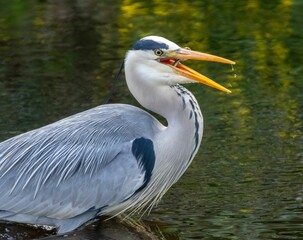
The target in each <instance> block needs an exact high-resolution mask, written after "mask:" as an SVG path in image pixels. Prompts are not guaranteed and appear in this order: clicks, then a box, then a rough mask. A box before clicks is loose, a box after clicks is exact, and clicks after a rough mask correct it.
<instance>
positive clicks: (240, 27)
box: [0, 0, 303, 240]
mask: <svg viewBox="0 0 303 240" xmlns="http://www.w3.org/2000/svg"><path fill="white" fill-rule="evenodd" d="M0 6H1V7H0V140H5V139H7V138H9V137H12V136H14V135H17V134H20V133H22V132H24V131H28V130H31V129H34V128H37V127H40V126H43V125H45V124H48V123H51V122H53V121H56V120H58V119H61V118H63V117H65V116H68V115H71V114H73V113H76V112H79V111H82V110H85V109H88V108H91V107H93V106H96V105H99V104H101V103H103V101H104V99H105V98H106V96H107V95H108V94H109V92H110V88H111V86H112V84H113V79H114V76H115V74H116V73H117V72H118V69H119V67H120V65H121V62H122V61H123V58H124V56H125V53H126V51H127V49H129V48H130V47H131V45H132V43H133V42H134V41H136V40H138V39H139V38H141V37H144V36H146V35H161V36H164V37H166V38H168V39H170V40H172V41H174V42H176V43H177V44H179V45H181V46H184V47H185V46H187V47H190V48H191V49H194V50H198V51H203V52H208V53H212V54H215V55H219V56H222V57H225V58H228V59H232V60H234V61H236V62H237V65H235V67H234V68H235V69H234V71H233V69H232V68H231V67H230V66H228V65H222V64H217V63H201V62H187V65H189V66H191V67H193V68H194V69H196V70H198V71H199V72H201V73H203V74H205V75H206V76H209V77H211V78H212V79H214V80H216V81H217V82H219V83H220V84H222V85H224V86H226V87H228V88H229V89H231V90H232V92H233V93H232V94H225V93H221V92H219V91H217V90H214V89H211V88H208V87H206V86H201V85H187V86H186V87H188V88H189V89H190V90H191V91H192V92H193V94H194V95H195V96H196V97H197V99H198V101H199V104H200V106H201V108H202V112H203V115H204V119H205V130H204V137H203V142H202V147H201V148H200V151H199V153H198V155H197V157H196V159H195V160H194V162H193V164H192V166H191V167H190V169H189V170H188V171H187V172H186V174H185V175H184V176H183V178H182V179H181V180H180V181H179V182H178V183H177V184H176V185H175V186H174V187H173V188H172V189H171V190H170V191H169V192H168V193H167V194H166V195H165V197H164V198H163V200H162V201H161V202H160V204H159V205H158V206H157V207H156V208H155V209H153V211H152V212H151V214H150V215H148V216H144V217H143V218H144V219H146V220H149V221H151V222H152V223H153V224H156V225H157V224H158V227H159V230H160V231H161V232H163V235H165V234H168V235H169V233H174V236H175V237H176V236H177V237H178V238H180V239H210V240H218V239H220V240H221V239H241V240H242V239H253V240H258V239H262V240H263V239H264V240H265V239H303V137H302V133H303V122H302V121H303V112H302V109H303V94H302V92H303V77H302V76H303V47H302V43H303V14H302V13H303V1H302V0H270V1H261V0H247V1H244V0H237V1H235V0H227V1H220V0H203V1H199V0H195V1H185V0H171V1H160V0H150V1H143V0H141V1H132V0H125V1H122V0H118V1H110V0H76V1H74V0H57V1H46V0H45V1H42V0H41V1H33V0H28V1H24V0H9V1H4V0H0ZM110 102H123V103H129V104H135V105H138V104H137V103H136V101H135V100H134V99H133V98H132V97H131V95H130V93H129V92H128V90H127V87H126V84H125V82H124V76H122V77H121V79H120V81H119V82H118V84H117V85H116V86H115V88H114V93H113V96H112V98H111V101H110Z"/></svg>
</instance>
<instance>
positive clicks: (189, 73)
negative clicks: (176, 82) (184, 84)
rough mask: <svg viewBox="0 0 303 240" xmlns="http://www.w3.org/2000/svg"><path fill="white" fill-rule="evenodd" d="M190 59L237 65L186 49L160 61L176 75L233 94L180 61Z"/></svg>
mask: <svg viewBox="0 0 303 240" xmlns="http://www.w3.org/2000/svg"><path fill="white" fill-rule="evenodd" d="M188 59H192V60H201V61H212V62H220V63H227V64H236V63H235V62H234V61H231V60H228V59H225V58H221V57H218V56H215V55H211V54H207V53H201V52H197V51H192V50H189V49H185V48H180V49H177V50H174V51H170V52H168V53H167V54H166V56H165V58H161V59H160V60H159V61H160V62H161V63H164V64H167V65H168V66H169V67H171V68H172V69H173V70H174V71H175V72H176V73H178V74H179V75H181V76H184V77H186V78H189V79H192V80H194V81H197V82H200V83H203V84H205V85H208V86H210V87H213V88H216V89H218V90H221V91H224V92H227V93H231V91H230V90H228V89H227V88H225V87H223V86H222V85H220V84H218V83H216V82H215V81H213V80H211V79H209V78H208V77H206V76H203V75H202V74H200V73H198V72H196V71H195V70H193V69H191V68H189V67H187V66H185V65H184V64H181V63H180V61H183V60H188Z"/></svg>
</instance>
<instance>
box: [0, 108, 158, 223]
mask: <svg viewBox="0 0 303 240" xmlns="http://www.w3.org/2000/svg"><path fill="white" fill-rule="evenodd" d="M160 128H161V125H160V124H159V123H158V122H157V120H155V119H154V118H153V117H152V116H150V115H149V114H147V113H146V112H144V111H142V110H140V109H138V108H135V107H131V106H129V105H122V104H119V105H118V104H115V105H104V106H100V107H97V108H94V109H90V110H88V111H86V112H82V113H79V114H77V115H74V116H71V117H68V118H66V119H63V120H61V121H58V122H56V123H53V124H50V125H47V126H45V127H42V128H39V129H36V130H33V131H30V132H27V133H25V134H21V135H19V136H16V137H14V138H11V139H9V140H6V141H4V142H2V143H0V191H1V193H0V210H2V211H3V210H4V211H9V212H15V213H24V214H30V215H34V216H46V217H50V218H58V219H64V218H71V217H74V216H77V215H79V214H81V213H83V212H85V211H87V210H89V209H92V208H94V209H98V208H103V207H106V206H111V205H115V204H119V203H121V202H122V201H124V200H125V199H127V198H129V197H130V196H132V194H134V193H135V192H136V191H137V190H138V189H140V188H141V187H142V186H143V185H144V184H145V181H146V174H147V173H146V169H144V167H142V164H139V163H138V158H137V157H136V156H135V155H134V152H133V151H132V150H133V147H134V146H133V144H134V141H135V139H140V138H142V137H143V138H144V139H152V138H153V135H154V134H155V132H156V131H159V129H160ZM149 141H150V140H149ZM149 148H152V145H149ZM149 150H150V149H149ZM154 160H155V159H152V161H154ZM152 166H153V165H152ZM149 174H150V173H149Z"/></svg>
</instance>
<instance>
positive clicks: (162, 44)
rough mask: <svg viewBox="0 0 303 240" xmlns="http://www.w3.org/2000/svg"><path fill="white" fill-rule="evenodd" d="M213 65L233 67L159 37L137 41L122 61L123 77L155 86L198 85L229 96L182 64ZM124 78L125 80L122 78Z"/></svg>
mask: <svg viewBox="0 0 303 240" xmlns="http://www.w3.org/2000/svg"><path fill="white" fill-rule="evenodd" d="M189 59H192V60H201V61H213V62H221V63H227V64H235V62H233V61H230V60H228V59H225V58H221V57H217V56H214V55H210V54H206V53H201V52H197V51H192V50H190V49H189V48H181V47H179V46H178V45H177V44H175V43H173V42H171V41H169V40H167V39H165V38H163V37H159V36H148V37H145V38H142V39H140V40H139V41H137V42H136V43H135V44H134V45H133V47H132V49H131V50H129V52H128V54H127V56H126V61H125V68H126V75H128V74H129V75H132V76H131V77H130V78H138V76H140V79H144V81H147V82H149V83H152V84H155V81H156V84H167V85H172V84H178V83H181V84H182V83H187V82H200V83H203V84H205V85H208V86H210V87H214V88H217V89H219V90H221V91H225V92H231V91H230V90H228V89H226V88H225V87H223V86H221V85H220V84H218V83H216V82H214V81H213V80H211V79H209V78H208V77H206V76H203V75H202V74H200V73H198V72H196V71H195V70H193V69H191V68H189V67H187V66H185V65H184V64H182V63H181V62H182V61H184V60H189ZM126 77H128V76H126Z"/></svg>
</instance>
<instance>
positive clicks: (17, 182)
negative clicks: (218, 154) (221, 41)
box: [0, 36, 235, 233]
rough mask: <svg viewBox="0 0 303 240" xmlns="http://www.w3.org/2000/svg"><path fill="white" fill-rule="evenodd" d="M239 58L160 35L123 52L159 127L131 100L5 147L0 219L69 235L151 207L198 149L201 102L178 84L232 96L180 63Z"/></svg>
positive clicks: (0, 158)
mask: <svg viewBox="0 0 303 240" xmlns="http://www.w3.org/2000/svg"><path fill="white" fill-rule="evenodd" d="M187 59H192V60H206V61H215V62H221V63H227V64H235V62H233V61H230V60H228V59H225V58H221V57H217V56H214V55H210V54H205V53H201V52H197V51H192V50H190V49H188V48H181V47H179V46H178V45H177V44H175V43H173V42H171V41H169V40H167V39H165V38H163V37H159V36H148V37H145V38H142V39H140V40H138V41H137V42H136V43H134V45H133V47H132V48H131V49H130V50H129V51H128V52H127V54H126V58H125V77H126V82H127V85H128V88H129V90H130V92H131V93H132V95H133V96H134V97H135V98H136V99H137V101H138V102H139V103H140V104H141V105H142V106H143V107H144V108H146V109H149V110H151V111H152V112H154V113H157V114H159V115H161V116H163V117H164V118H165V119H166V120H167V125H165V126H164V125H163V124H161V123H160V122H159V121H158V120H157V119H156V118H155V117H153V116H152V115H151V114H149V113H147V112H146V111H144V110H142V109H140V108H137V107H134V106H131V105H127V104H107V105H101V106H98V107H95V108H92V109H89V110H87V111H84V112H81V113H78V114H75V115H73V116H70V117H67V118H64V119H62V120H59V121H57V122H55V123H52V124H50V125H47V126H44V127H41V128H38V129H35V130H32V131H29V132H26V133H23V134H21V135H18V136H15V137H13V138H10V139H8V140H6V141H3V142H1V143H0V191H1V194H0V219H2V220H7V221H14V222H22V223H28V224H36V225H49V226H54V227H56V228H57V230H58V233H67V232H69V231H72V230H74V229H76V228H78V227H79V226H81V225H83V224H84V223H86V222H88V221H89V220H91V219H94V218H96V217H97V216H100V215H111V216H112V215H117V214H120V213H122V212H124V211H126V210H132V211H137V210H140V209H142V208H144V207H145V208H149V207H152V206H153V205H154V204H155V203H157V202H158V201H159V200H160V199H161V197H162V196H163V195H164V194H165V192H166V191H167V190H168V189H169V188H170V187H171V186H172V185H173V184H174V183H175V182H176V181H177V180H178V179H179V178H180V177H181V175H182V174H183V173H184V172H185V170H186V169H187V168H188V166H189V165H190V163H191V162H192V160H193V158H194V156H195V154H196V153H197V150H198V148H199V146H200V143H201V139H202V131H203V117H202V114H201V111H200V108H199V105H198V103H197V101H196V99H195V97H194V96H193V94H191V93H190V92H189V91H188V90H187V89H186V88H184V87H182V86H181V85H179V84H185V83H192V82H199V83H203V84H206V85H209V86H211V87H214V88H217V89H219V90H222V91H225V92H230V91H229V90H228V89H226V88H225V87H223V86H221V85H219V84H217V83H216V82H214V81H212V80H210V79H209V78H207V77H205V76H203V75H202V74H200V73H198V72H196V71H194V70H192V69H191V68H189V67H187V66H185V65H184V64H182V63H181V61H184V60H187Z"/></svg>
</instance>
